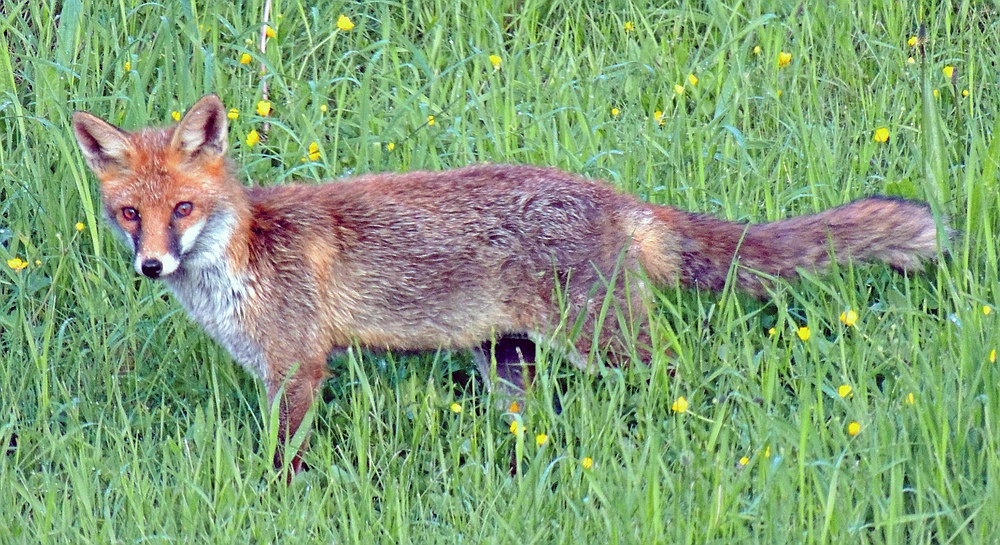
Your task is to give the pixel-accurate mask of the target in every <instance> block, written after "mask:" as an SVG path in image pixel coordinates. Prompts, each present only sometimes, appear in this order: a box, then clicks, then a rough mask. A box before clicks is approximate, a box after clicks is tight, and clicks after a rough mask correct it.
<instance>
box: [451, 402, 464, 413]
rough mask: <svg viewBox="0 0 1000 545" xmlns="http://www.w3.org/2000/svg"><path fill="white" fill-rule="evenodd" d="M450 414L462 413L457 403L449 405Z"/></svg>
mask: <svg viewBox="0 0 1000 545" xmlns="http://www.w3.org/2000/svg"><path fill="white" fill-rule="evenodd" d="M451 412H453V413H455V414H458V413H460V412H462V406H461V405H459V404H458V403H452V404H451Z"/></svg>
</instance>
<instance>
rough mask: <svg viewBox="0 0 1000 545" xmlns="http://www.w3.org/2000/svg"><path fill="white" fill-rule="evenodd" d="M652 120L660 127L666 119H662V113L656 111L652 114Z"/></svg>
mask: <svg viewBox="0 0 1000 545" xmlns="http://www.w3.org/2000/svg"><path fill="white" fill-rule="evenodd" d="M653 119H655V120H656V123H657V124H659V125H662V124H663V122H664V121H666V119H664V117H663V112H661V111H660V110H656V111H655V112H653Z"/></svg>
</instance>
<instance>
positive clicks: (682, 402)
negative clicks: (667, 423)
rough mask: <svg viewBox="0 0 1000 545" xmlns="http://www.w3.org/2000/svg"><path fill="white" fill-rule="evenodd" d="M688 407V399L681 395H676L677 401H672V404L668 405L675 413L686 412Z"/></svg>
mask: <svg viewBox="0 0 1000 545" xmlns="http://www.w3.org/2000/svg"><path fill="white" fill-rule="evenodd" d="M688 407H689V405H688V401H687V400H686V399H684V396H681V397H678V398H677V401H674V404H673V405H671V406H670V410H672V411H674V412H675V413H684V412H687V410H688Z"/></svg>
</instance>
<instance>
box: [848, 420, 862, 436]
mask: <svg viewBox="0 0 1000 545" xmlns="http://www.w3.org/2000/svg"><path fill="white" fill-rule="evenodd" d="M860 432H861V424H858V423H857V422H851V423H850V424H848V425H847V433H849V434H851V437H854V436H855V435H857V434H858V433H860Z"/></svg>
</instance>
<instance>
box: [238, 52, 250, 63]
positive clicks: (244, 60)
mask: <svg viewBox="0 0 1000 545" xmlns="http://www.w3.org/2000/svg"><path fill="white" fill-rule="evenodd" d="M251 60H253V58H252V57H250V54H249V53H244V54H242V55H240V64H250V61H251Z"/></svg>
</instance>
